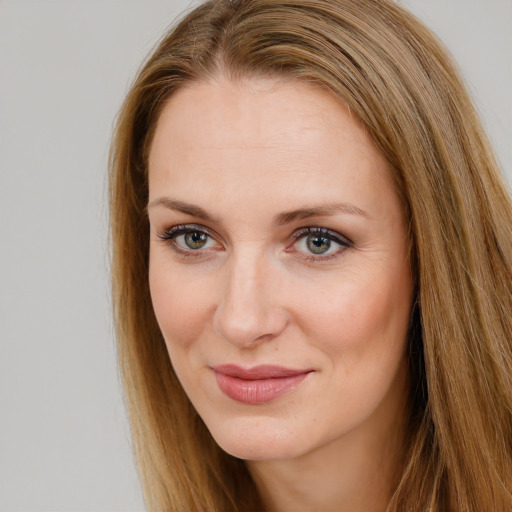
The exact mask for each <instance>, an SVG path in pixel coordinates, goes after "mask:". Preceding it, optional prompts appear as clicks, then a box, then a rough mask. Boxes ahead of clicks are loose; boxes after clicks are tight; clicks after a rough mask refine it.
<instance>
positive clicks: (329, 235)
mask: <svg viewBox="0 0 512 512" xmlns="http://www.w3.org/2000/svg"><path fill="white" fill-rule="evenodd" d="M191 233H204V234H205V235H207V236H208V237H209V238H211V239H212V240H216V239H215V237H214V236H213V234H212V233H211V232H210V231H209V230H208V229H207V228H205V227H204V226H201V225H198V224H182V225H177V226H173V227H171V228H169V229H166V230H164V231H162V232H161V233H158V234H157V237H158V238H159V239H160V240H161V241H162V242H164V243H165V244H167V245H168V246H170V247H171V249H172V250H174V251H176V252H177V253H179V254H180V255H182V256H184V257H195V258H200V257H203V256H204V250H200V249H196V250H194V249H184V248H182V247H180V246H179V245H178V244H177V243H176V238H178V237H179V236H181V235H186V234H191ZM312 235H320V236H323V237H324V238H326V239H327V240H329V241H330V242H334V243H336V244H338V245H339V246H340V248H339V249H338V250H337V251H335V252H334V253H333V254H328V255H321V254H319V255H314V254H310V255H306V254H303V253H301V257H302V258H303V259H304V260H305V261H306V262H309V263H315V262H324V261H329V260H332V259H333V258H336V257H338V256H339V255H340V253H342V252H344V250H345V249H349V248H351V247H353V245H354V244H353V242H352V241H351V240H349V239H348V238H347V237H345V236H343V235H341V234H340V233H337V232H336V231H332V230H330V229H327V228H323V227H317V226H308V227H304V228H299V229H297V230H296V231H295V232H294V233H293V234H292V235H291V238H292V239H293V243H292V244H291V245H290V246H289V247H287V248H286V249H285V250H286V252H293V251H291V250H289V249H290V248H291V247H293V246H295V245H296V244H297V242H299V241H300V240H302V239H305V238H307V237H308V236H312Z"/></svg>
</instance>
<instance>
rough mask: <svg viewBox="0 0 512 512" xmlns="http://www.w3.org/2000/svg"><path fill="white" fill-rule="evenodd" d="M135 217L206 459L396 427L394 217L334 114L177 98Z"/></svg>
mask: <svg viewBox="0 0 512 512" xmlns="http://www.w3.org/2000/svg"><path fill="white" fill-rule="evenodd" d="M148 211H149V219H150V225H151V242H150V270H149V281H150V288H151V296H152V301H153V306H154V310H155V314H156V318H157V320H158V323H159V326H160V328H161V331H162V333H163V337H164V339H165V342H166V344H167V349H168V351H169V356H170V358H171V361H172V364H173V367H174V369H175V371H176V374H177V376H178V378H179V380H180V382H181V383H182V385H183V388H184V389H185V391H186V393H187V395H188V397H189V398H190V400H191V402H192V404H193V405H194V407H195V408H196V410H197V412H198V413H199V415H200V416H201V417H202V419H203V420H204V422H205V424H206V426H207V427H208V429H209V430H210V432H211V433H212V435H213V437H214V438H215V440H216V441H217V442H218V444H219V445H220V446H221V447H222V448H223V449H224V450H226V451H227V452H229V453H231V454H233V455H235V456H237V457H240V458H244V459H252V460H272V459H293V458H296V457H300V456H302V455H305V454H308V453H312V452H314V451H315V450H319V449H321V448H325V447H329V446H332V447H334V444H336V443H338V444H339V443H343V442H344V441H345V440H349V439H355V438H358V437H360V436H363V437H366V438H367V439H368V440H369V441H370V442H377V440H378V441H379V442H381V441H382V436H384V437H385V436H387V435H388V434H389V433H391V432H393V429H396V425H397V424H398V423H399V422H400V421H401V416H403V410H404V405H403V404H404V402H405V400H406V396H407V392H406V388H407V359H406V340H407V333H408V325H409V315H410V304H411V295H412V284H411V274H410V268H409V263H408V250H407V248H408V240H407V236H406V227H405V219H404V217H403V211H402V207H401V203H400V201H399V198H398V196H397V193H396V191H395V187H394V183H393V180H392V177H391V173H390V170H389V168H388V166H387V164H386V162H385V161H384V159H383V158H382V156H381V155H380V153H379V151H378V150H377V149H376V148H375V146H374V145H373V143H372V142H371V139H370V138H369V136H368V135H367V133H366V132H365V130H364V129H363V127H362V126H361V124H360V123H359V122H358V120H357V119H356V118H355V117H354V116H353V115H352V114H351V113H350V112H349V110H348V109H347V107H346V106H345V105H344V103H343V102H341V101H340V100H339V99H337V98H335V97H334V96H333V95H331V94H330V93H329V92H327V91H325V90H323V89H320V88H319V87H318V86H314V85H311V84H307V83H305V82H295V81H288V82H277V81H272V80H263V79H253V80H249V81H246V82H243V83H239V84H234V83H232V82H229V81H227V80H225V79H219V80H218V81H216V82H212V83H195V84H192V85H191V86H189V87H188V88H185V89H181V90H180V91H179V92H177V93H176V94H175V95H174V96H173V97H172V98H171V100H170V101H169V102H168V103H167V105H166V106H165V108H164V110H163V112H162V114H161V117H160V119H159V122H158V125H157V128H156V132H155V135H154V139H153V142H152V146H151V151H150V158H149V208H148ZM333 443H334V444H333Z"/></svg>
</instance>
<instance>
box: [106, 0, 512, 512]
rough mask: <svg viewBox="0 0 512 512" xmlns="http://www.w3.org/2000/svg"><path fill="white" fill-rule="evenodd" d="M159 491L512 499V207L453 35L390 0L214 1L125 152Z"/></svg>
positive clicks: (135, 352)
mask: <svg viewBox="0 0 512 512" xmlns="http://www.w3.org/2000/svg"><path fill="white" fill-rule="evenodd" d="M111 216H112V238H113V286H114V305H115V314H116V321H117V336H118V350H119V357H120V363H121V368H122V373H123V378H124V385H125V390H126V396H127V403H128V406H129V411H130V418H131V424H132V431H133V437H134V442H135V450H136V454H137V460H138V464H139V467H140V474H141V477H142V482H143V487H144V491H145V496H146V500H147V503H148V506H149V508H150V509H151V510H176V511H178V510H180V511H181V510H208V511H210V510H212V511H213V510H217V511H223V512H224V511H228V510H267V511H274V510H275V511H284V510H294V511H300V510H310V511H311V510H315V511H316V510H326V511H327V510H329V511H330V510H337V511H342V510H350V511H357V510H366V511H370V510H371V511H385V510H386V511H402V510H418V511H419V510H421V511H423V510H429V511H446V510H454V511H475V510H478V511H484V510H485V511H497V510H510V509H511V507H512V497H511V493H512V481H511V475H512V446H511V441H512V414H511V411H512V382H511V375H512V347H511V333H512V315H511V313H512V293H511V290H512V269H511V261H512V258H511V257H512V228H511V226H512V206H511V202H510V198H509V196H508V194H507V191H506V190H505V187H504V184H503V182H502V179H501V177H500V175H499V171H498V170H497V165H496V162H495V160H494V157H493V154H492V151H491V149H490V147H489V144H488V142H487V140H486V138H485V136H484V134H483V132H482V129H481V127H480V124H479V121H478V119H477V116H476V114H475V111H474V109H473V107H472V105H471V102H470V100H469V99H468V96H467V94H466V92H465V90H464V87H463V86H462V84H461V81H460V79H459V78H458V76H457V73H456V71H455V69H454V66H453V64H452V63H451V62H450V59H449V57H448V56H447V54H446V52H445V50H444V49H443V48H442V47H441V45H440V44H439V43H438V42H437V41H436V40H435V38H434V37H433V36H432V35H431V34H430V32H429V31H428V30H427V29H426V28H425V27H424V26H423V25H421V24H420V23H419V22H418V21H417V20H416V19H415V18H414V17H412V16H411V15H410V14H408V13H407V12H406V11H404V10H403V9H402V8H401V7H400V6H398V5H396V4H395V3H394V2H391V1H388V0H357V1H356V0H301V1H300V2H296V1H293V2H292V1H289V0H279V1H277V0H242V1H239V2H236V1H234V2H229V1H227V0H211V1H209V2H207V3H205V4H203V5H201V6H199V7H198V8H196V9H195V10H193V11H192V12H190V13H189V14H188V15H187V16H186V17H185V18H184V19H183V20H182V21H181V22H180V23H179V24H178V25H177V27H176V28H174V29H173V30H172V31H171V32H170V33H169V34H167V35H166V36H165V37H164V39H163V40H162V42H161V43H160V45H159V46H158V48H157V49H156V50H155V52H154V53H153V55H152V56H151V57H150V58H149V60H148V61H147V62H146V64H145V65H144V67H143V68H142V70H141V71H140V73H139V76H138V77H137V79H136V81H135V83H134V84H133V86H132V88H131V91H130V92H129V94H128V97H127V98H126V101H125V103H124V105H123V107H122V110H121V113H120V116H119V119H118V124H117V130H116V135H115V139H114V142H113V148H112V161H111Z"/></svg>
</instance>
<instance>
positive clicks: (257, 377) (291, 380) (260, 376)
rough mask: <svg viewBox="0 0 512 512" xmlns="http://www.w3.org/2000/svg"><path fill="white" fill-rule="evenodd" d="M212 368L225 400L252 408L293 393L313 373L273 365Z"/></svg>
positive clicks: (307, 370)
mask: <svg viewBox="0 0 512 512" xmlns="http://www.w3.org/2000/svg"><path fill="white" fill-rule="evenodd" d="M211 369H212V370H213V372H214V374H215V379H216V380H217V384H218V386H219V388H220V390H221V391H222V392H223V393H224V394H225V395H226V396H227V397H229V398H231V399H232V400H235V401H237V402H242V403H245V404H251V405H257V404H264V403H267V402H271V401H273V400H276V399H278V398H280V397H281V396H283V395H285V394H287V393H289V392H291V391H293V390H294V389H295V388H297V386H299V384H300V383H301V382H302V381H303V380H304V379H305V378H306V377H307V376H308V375H309V374H310V373H311V372H312V371H313V370H311V369H305V370H294V369H291V368H284V367H282V366H273V365H261V366H254V367H252V368H242V367H240V366H236V365H232V364H225V365H219V366H214V367H212V368H211Z"/></svg>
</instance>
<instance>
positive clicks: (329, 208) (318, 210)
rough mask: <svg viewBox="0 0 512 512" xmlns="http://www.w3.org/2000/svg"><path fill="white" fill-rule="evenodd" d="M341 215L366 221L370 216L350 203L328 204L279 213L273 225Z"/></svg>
mask: <svg viewBox="0 0 512 512" xmlns="http://www.w3.org/2000/svg"><path fill="white" fill-rule="evenodd" d="M337 213H343V214H348V215H360V216H361V217H365V218H367V219H371V217H370V215H368V213H367V212H366V211H364V210H362V209H361V208H358V207H357V206H355V205H353V204H350V203H329V204H321V205H318V206H312V207H310V208H299V209H297V210H290V211H288V212H283V213H279V214H278V215H276V217H275V223H276V224H279V225H284V224H289V223H291V222H295V221H297V220H304V219H310V218H311V217H327V216H329V215H336V214H337Z"/></svg>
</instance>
